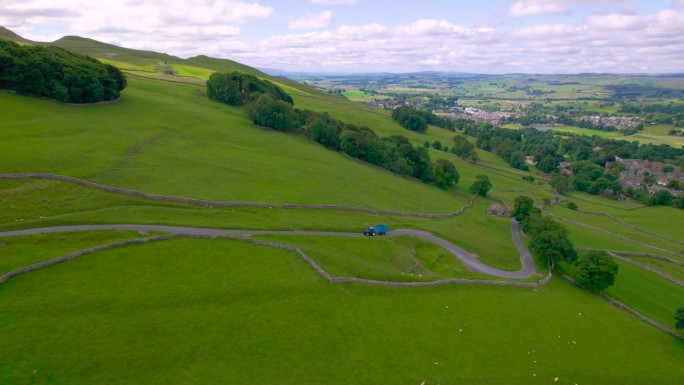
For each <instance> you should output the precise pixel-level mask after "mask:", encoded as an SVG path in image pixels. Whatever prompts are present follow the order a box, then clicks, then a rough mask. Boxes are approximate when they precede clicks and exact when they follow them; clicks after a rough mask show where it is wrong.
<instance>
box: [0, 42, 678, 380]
mask: <svg viewBox="0 0 684 385" xmlns="http://www.w3.org/2000/svg"><path fill="white" fill-rule="evenodd" d="M55 45H57V46H62V47H66V48H68V49H69V50H71V51H74V52H78V53H81V54H87V55H91V56H93V57H96V58H98V59H99V60H102V61H103V62H105V63H110V64H113V65H116V66H118V67H119V68H121V69H122V71H123V73H124V74H125V75H126V77H127V81H128V86H127V87H126V88H125V89H124V90H122V91H121V99H120V100H118V101H116V102H113V103H107V104H99V105H85V106H75V105H69V104H64V103H59V102H56V101H53V100H47V99H40V98H36V97H32V96H29V95H23V94H17V93H13V92H0V117H2V118H1V120H0V207H2V210H0V274H7V273H9V272H12V271H16V270H17V269H22V268H25V267H28V266H32V265H34V264H36V263H41V262H43V261H48V260H52V259H54V258H59V257H63V256H67V255H71V254H72V253H76V252H79V251H84V250H90V249H92V248H94V247H98V246H103V245H112V244H117V245H119V243H121V242H123V243H121V244H120V245H119V246H117V247H108V248H105V249H97V250H95V251H89V252H88V253H85V254H83V255H81V256H79V257H77V258H73V259H69V260H65V261H63V262H60V263H56V264H54V265H50V266H46V267H44V268H41V269H37V270H32V271H30V272H26V273H23V274H18V275H15V276H13V277H11V278H10V279H8V280H7V281H6V282H4V283H2V284H0V314H3V315H4V317H3V322H2V324H1V325H0V336H2V339H3V341H4V343H3V344H0V356H2V357H5V358H6V359H3V360H1V362H0V383H36V384H38V383H41V384H42V383H51V384H92V383H109V384H137V383H139V384H150V383H165V384H173V383H179V384H180V383H279V384H302V383H327V384H349V383H387V384H404V383H412V384H413V383H415V384H420V383H425V384H426V385H427V384H438V383H442V384H444V383H454V384H457V383H463V384H469V383H478V384H500V383H511V384H549V383H554V382H559V383H569V384H572V383H577V384H587V383H591V384H615V383H621V384H643V383H673V382H672V381H673V379H677V378H682V375H683V374H684V367H683V366H682V365H681V362H682V359H684V340H683V339H682V338H681V335H680V336H679V337H677V333H678V332H677V330H676V329H675V322H674V320H673V316H674V314H675V312H676V311H677V309H678V308H679V307H681V306H684V302H682V299H684V288H683V287H682V285H681V284H677V283H675V282H673V281H672V280H668V279H666V278H665V277H664V276H663V274H664V275H666V276H668V277H671V278H675V279H678V280H680V281H681V280H682V279H683V277H684V267H683V265H684V238H683V236H682V231H681V229H682V225H683V224H684V210H681V209H678V208H676V207H674V206H672V207H667V206H664V205H645V204H643V203H641V202H639V201H637V200H617V199H607V198H604V197H600V196H597V195H590V194H588V193H586V192H582V191H569V192H567V194H562V195H558V194H556V193H554V188H553V187H552V186H551V185H550V184H549V183H548V180H550V179H551V175H550V174H547V173H543V172H541V171H540V170H539V169H538V168H536V167H530V168H529V170H527V171H525V170H521V169H516V168H513V167H511V165H510V164H509V163H507V162H506V161H504V159H502V158H501V157H500V156H499V155H497V154H495V153H494V152H490V151H486V150H485V149H482V148H479V147H477V148H474V149H473V151H474V152H475V153H476V154H477V158H478V160H477V161H471V160H466V159H463V158H461V157H459V156H457V155H455V154H454V153H452V152H447V151H443V150H442V149H437V148H434V147H431V146H427V147H424V143H426V142H427V143H428V144H431V143H434V142H435V141H440V142H441V143H443V144H445V145H448V146H449V147H452V144H453V137H454V135H461V136H464V137H465V138H466V140H468V141H470V142H473V143H474V142H476V138H475V137H474V136H469V135H465V133H464V132H462V131H459V132H455V131H451V130H449V129H447V128H441V127H437V126H435V125H429V126H428V127H427V129H426V130H425V132H414V131H410V130H407V129H406V128H404V127H402V126H401V125H400V124H399V123H397V122H396V121H394V120H393V119H392V116H391V111H389V110H386V109H382V108H375V107H372V106H368V105H364V104H360V103H357V102H355V101H352V100H349V99H347V98H345V97H343V96H341V95H338V94H332V93H329V92H327V91H322V90H320V89H317V88H314V87H311V86H309V85H306V84H303V83H299V82H296V81H294V80H291V79H285V78H281V77H273V76H268V75H266V74H264V73H262V72H259V71H257V70H256V69H253V68H251V67H247V66H244V65H242V64H239V63H236V62H232V61H229V60H221V59H212V58H209V57H202V56H198V57H193V58H190V59H180V58H176V57H173V56H169V55H164V54H158V53H152V52H147V51H136V50H131V49H124V48H121V47H116V46H113V45H108V44H104V43H100V42H96V41H93V40H88V39H82V38H76V37H70V38H64V39H61V40H59V41H57V42H55ZM162 64H163V66H161V65H162ZM167 66H168V67H171V68H173V70H174V71H175V72H176V73H177V74H173V73H171V74H169V73H165V72H160V71H159V70H158V69H159V68H161V69H166V68H167ZM216 71H220V72H231V71H241V72H244V73H249V74H252V75H255V76H257V77H258V78H260V79H266V80H269V81H270V82H272V83H273V84H275V85H277V86H279V87H281V88H282V90H284V91H285V92H286V93H287V94H289V95H290V96H291V97H292V99H293V100H294V107H295V108H298V109H308V110H312V111H316V112H325V113H328V114H329V115H330V116H331V117H332V118H335V119H339V120H341V121H343V122H345V123H348V124H354V125H358V126H367V127H369V128H370V129H372V130H373V131H374V132H375V134H376V135H377V136H378V137H379V138H386V137H391V136H394V135H402V136H404V137H406V138H407V139H408V141H409V143H410V144H411V145H412V146H415V147H418V148H420V147H424V149H425V152H426V153H427V154H429V157H430V159H431V160H434V161H437V160H440V159H443V160H448V161H449V162H452V163H453V164H454V165H455V168H456V170H457V171H458V173H459V175H460V179H459V180H458V183H457V184H455V185H453V186H449V187H448V188H446V189H445V188H439V187H437V186H436V185H435V184H434V183H423V182H421V181H420V180H418V179H416V178H413V177H408V176H399V175H396V174H394V173H392V172H389V171H387V170H385V169H382V168H380V167H377V166H374V165H372V164H369V163H366V162H364V161H361V160H359V159H356V158H354V157H352V156H350V155H348V154H346V153H344V152H342V151H332V150H330V149H327V148H325V147H324V146H322V145H319V144H318V143H315V142H313V141H310V140H308V139H307V138H306V137H305V136H303V135H300V134H296V133H292V132H289V133H284V132H278V131H276V130H272V129H268V128H265V127H260V126H256V125H254V124H253V122H252V121H250V119H249V118H248V116H247V114H246V113H245V108H243V107H236V106H229V105H226V104H223V103H219V102H216V101H213V100H210V99H209V98H208V97H207V94H206V87H205V85H206V81H207V80H208V78H209V76H210V75H211V74H212V73H214V72H216ZM167 72H168V71H167ZM464 84H465V83H464ZM506 84H507V86H510V85H508V83H506ZM466 86H467V85H459V87H466ZM485 86H486V85H482V84H480V85H478V86H477V87H476V86H472V87H473V88H477V89H478V91H473V92H475V94H473V96H477V93H481V92H484V91H483V90H482V89H483V88H482V87H485ZM600 86H601V87H602V85H601V84H598V83H597V84H592V85H591V87H589V86H587V87H581V89H580V90H567V92H568V95H569V96H572V97H576V96H578V95H575V94H572V95H570V93H572V92H575V93H580V94H581V95H585V94H591V95H598V96H600V95H602V94H603V93H604V88H601V87H600ZM492 87H494V86H492ZM540 87H541V86H540ZM563 87H566V88H568V87H570V86H563ZM577 87H578V86H576V88H577ZM499 88H501V87H499ZM540 89H541V88H540ZM464 90H465V88H464ZM393 91H397V92H399V91H403V88H402V89H398V88H397V89H394V90H393ZM571 91H572V92H571ZM353 92H360V91H353ZM463 92H464V95H468V94H467V92H466V91H463ZM492 92H494V91H492ZM507 92H508V93H511V92H513V91H507ZM515 92H518V93H519V91H515ZM516 95H517V94H516ZM513 96H515V95H508V94H506V95H505V97H506V98H510V97H513ZM459 102H460V99H459ZM592 104H593V103H592ZM597 108H598V107H597ZM566 129H567V128H563V129H562V130H563V131H565V130H566ZM654 129H655V128H654ZM657 129H658V131H657V132H659V133H662V130H663V128H662V127H660V126H658V128H657ZM558 130H559V131H561V128H558ZM657 132H656V131H649V127H646V128H645V129H644V131H643V132H640V133H638V134H634V135H659V134H657ZM580 133H581V132H580ZM601 133H606V131H601ZM481 175H485V176H487V177H488V179H489V180H490V181H491V185H492V186H491V189H490V190H489V192H488V193H487V194H486V196H476V195H473V194H472V193H471V191H470V189H469V186H471V185H472V184H473V183H474V182H475V181H476V180H477V179H478V177H479V176H481ZM65 177H66V178H65ZM524 177H528V178H527V179H523V178H524ZM521 195H524V196H528V197H530V198H531V199H532V200H533V201H534V203H535V205H537V206H539V207H541V210H543V211H542V212H543V215H544V216H545V217H547V216H548V217H553V218H554V219H555V220H557V221H558V222H559V223H561V224H563V225H564V226H565V227H567V229H568V237H569V239H570V240H571V241H572V243H573V245H574V247H575V248H576V249H577V250H579V252H580V254H582V253H584V252H586V250H585V249H598V250H609V251H613V252H615V253H616V254H618V255H619V256H620V257H623V258H626V259H629V260H631V261H634V262H637V263H639V264H641V265H643V266H648V267H649V268H651V269H652V270H648V269H644V268H641V267H639V266H637V265H634V264H630V263H627V262H624V261H623V260H618V261H617V263H618V265H619V270H618V274H617V276H616V283H615V285H613V286H611V287H610V288H609V289H607V290H606V291H605V294H606V295H608V296H609V297H610V298H614V299H616V300H618V301H620V302H622V303H624V304H625V305H627V306H628V307H630V308H632V309H634V310H636V311H637V312H639V313H641V314H642V315H644V316H645V317H646V318H648V319H650V320H653V321H655V322H656V323H658V324H660V325H662V326H663V327H664V328H665V329H668V330H669V331H670V332H671V333H673V334H671V333H668V332H666V331H664V330H662V329H659V328H657V327H654V326H653V325H651V324H649V323H647V322H644V321H643V320H642V319H640V318H638V317H637V316H635V315H634V314H633V313H631V312H629V311H626V310H625V309H621V308H618V307H616V306H613V305H611V304H610V303H609V302H608V300H607V299H606V297H603V296H601V295H599V294H597V293H594V292H591V291H588V290H586V289H583V288H581V287H578V286H577V285H575V284H573V283H571V282H570V281H568V280H567V279H565V278H564V277H563V276H562V274H569V275H571V276H573V274H575V273H576V271H575V267H574V266H573V265H572V264H569V263H567V264H565V263H558V264H557V265H556V270H555V271H554V272H553V274H552V275H549V274H551V272H550V269H549V266H548V264H547V261H546V260H544V259H540V258H539V257H537V256H530V255H529V254H526V250H527V249H529V248H530V244H531V243H532V242H533V240H532V239H530V238H529V236H528V235H526V234H524V233H520V232H519V231H518V228H517V226H516V225H512V221H511V218H510V217H509V216H510V211H511V210H512V209H513V208H514V202H515V200H516V198H517V197H519V196H521ZM569 202H573V203H575V204H576V206H577V207H576V209H571V208H569ZM496 204H499V205H503V206H505V207H506V208H507V209H508V211H509V212H508V214H507V216H496V215H488V214H487V210H488V209H489V208H490V207H491V206H492V205H496ZM378 223H384V224H387V225H388V226H389V227H390V230H391V231H395V233H390V235H391V236H387V237H383V236H376V237H363V236H362V232H363V230H364V229H366V228H367V227H368V226H372V225H375V224H378ZM58 227H61V228H62V230H73V231H64V232H62V231H55V232H49V233H48V232H43V231H47V230H48V229H50V228H53V229H55V230H58V229H56V228H58ZM200 229H201V230H200ZM401 229H403V230H401ZM178 234H181V235H194V236H188V237H186V236H178V237H177V236H176V235H178ZM160 237H161V239H160ZM514 242H516V243H514ZM274 245H279V246H278V247H273V246H274ZM454 250H461V251H462V252H463V254H459V253H460V251H458V252H455V251H454ZM582 250H585V251H582ZM298 251H301V252H302V253H301V254H300V253H299V252H298ZM302 254H304V255H306V257H307V258H308V259H307V258H303V256H302ZM456 254H459V255H461V256H460V257H459V258H456V257H458V255H456ZM525 254H526V255H525ZM309 260H311V261H313V262H314V264H311V262H309ZM314 265H316V266H319V267H321V268H322V269H323V270H324V271H325V272H326V274H328V275H329V276H331V277H333V278H340V277H342V278H355V279H356V280H347V281H344V280H339V282H338V281H335V280H330V279H326V276H325V275H324V274H320V272H319V271H317V269H316V268H315V266H314ZM312 267H313V268H312ZM473 267H475V268H473ZM653 270H655V272H654V271H653ZM516 272H520V273H519V274H517V273H516ZM658 273H660V274H658ZM502 276H503V277H502ZM547 277H550V280H548V281H547V280H546V278H547ZM364 280H365V281H367V282H364ZM375 281H383V282H389V283H391V284H389V285H384V286H383V285H377V284H375V283H373V282H375ZM441 281H444V282H442V283H443V284H441V285H433V284H434V283H435V282H441ZM501 281H504V282H503V284H502V283H501ZM369 282H371V283H369ZM415 283H417V284H415ZM413 284H415V285H413ZM637 347H638V349H637ZM554 379H558V380H554Z"/></svg>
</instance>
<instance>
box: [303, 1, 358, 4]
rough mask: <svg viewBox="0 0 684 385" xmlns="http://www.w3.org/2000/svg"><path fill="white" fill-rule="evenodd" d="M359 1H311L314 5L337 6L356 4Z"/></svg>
mask: <svg viewBox="0 0 684 385" xmlns="http://www.w3.org/2000/svg"><path fill="white" fill-rule="evenodd" d="M356 2H357V0H311V3H313V4H324V5H336V4H356Z"/></svg>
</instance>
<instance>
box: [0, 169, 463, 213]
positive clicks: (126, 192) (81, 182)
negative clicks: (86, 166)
mask: <svg viewBox="0 0 684 385" xmlns="http://www.w3.org/2000/svg"><path fill="white" fill-rule="evenodd" d="M31 178H35V179H52V180H60V181H65V182H70V183H74V184H78V185H82V186H86V187H90V188H93V189H97V190H101V191H105V192H110V193H115V194H123V195H130V196H136V197H140V198H146V199H152V200H159V201H168V202H177V203H185V204H191V205H198V206H205V207H258V208H276V207H281V208H284V209H309V210H339V211H358V212H365V213H369V214H386V215H393V216H404V217H419V218H450V217H454V216H457V215H460V214H462V213H463V212H464V211H465V210H466V209H469V208H471V207H472V206H473V204H474V201H475V198H476V196H475V195H473V196H470V197H469V202H468V203H467V204H466V205H464V206H463V207H461V208H460V209H458V210H456V211H454V212H452V213H443V214H439V213H436V214H431V213H412V212H404V211H395V210H382V209H370V208H365V207H353V206H337V205H306V204H288V203H284V204H280V205H278V204H275V203H263V202H220V201H211V200H205V199H195V198H182V197H176V196H170V195H161V194H151V193H146V192H142V191H138V190H130V189H124V188H121V187H113V186H107V185H103V184H99V183H95V182H90V181H87V180H84V179H80V178H75V177H72V176H66V175H58V174H49V173H32V172H24V173H9V174H0V179H31ZM456 191H457V192H460V191H458V190H456Z"/></svg>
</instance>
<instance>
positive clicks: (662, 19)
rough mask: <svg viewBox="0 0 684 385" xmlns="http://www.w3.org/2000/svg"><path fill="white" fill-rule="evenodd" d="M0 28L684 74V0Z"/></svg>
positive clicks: (232, 1)
mask: <svg viewBox="0 0 684 385" xmlns="http://www.w3.org/2000/svg"><path fill="white" fill-rule="evenodd" d="M0 25H2V26H5V27H7V28H10V29H12V30H13V31H15V32H17V33H19V34H20V35H22V36H24V37H26V38H29V39H33V40H40V41H52V40H55V39H58V38H59V37H61V36H63V35H79V36H84V37H89V38H93V39H97V40H101V41H105V42H108V43H112V44H117V45H121V46H124V47H130V48H136V49H151V50H155V51H162V52H167V53H170V54H173V55H177V56H181V57H189V56H194V55H200V54H206V55H211V56H216V57H224V58H230V59H233V60H237V61H240V62H243V63H245V64H249V65H253V66H258V67H268V68H279V69H285V70H291V71H310V72H339V71H344V72H376V71H387V72H408V71H428V70H439V71H456V72H479V73H509V72H527V73H578V72H614V73H663V72H684V0H641V1H635V0H634V1H632V0H479V1H461V0H454V1H447V0H422V1H415V0H413V1H404V0H393V1H389V0H375V1H373V0H290V1H275V0H254V1H253V0H165V1H145V2H141V1H139V0H108V1H99V2H93V1H92V0H61V1H60V0H18V1H17V0H0Z"/></svg>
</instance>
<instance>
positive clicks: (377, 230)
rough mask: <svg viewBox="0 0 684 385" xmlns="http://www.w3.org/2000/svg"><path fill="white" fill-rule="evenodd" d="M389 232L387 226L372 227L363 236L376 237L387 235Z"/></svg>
mask: <svg viewBox="0 0 684 385" xmlns="http://www.w3.org/2000/svg"><path fill="white" fill-rule="evenodd" d="M388 231H389V227H387V226H385V225H375V226H371V227H369V228H368V229H366V231H364V232H363V235H367V236H371V237H373V236H376V235H386V234H387V232H388Z"/></svg>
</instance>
